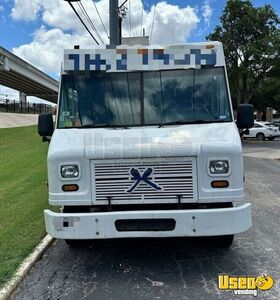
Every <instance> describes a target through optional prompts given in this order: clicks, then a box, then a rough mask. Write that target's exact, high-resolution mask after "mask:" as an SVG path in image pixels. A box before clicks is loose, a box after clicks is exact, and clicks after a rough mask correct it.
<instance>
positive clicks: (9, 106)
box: [0, 100, 56, 114]
mask: <svg viewBox="0 0 280 300" xmlns="http://www.w3.org/2000/svg"><path fill="white" fill-rule="evenodd" d="M55 109H56V108H55V107H53V106H51V105H48V104H43V103H33V102H19V101H15V100H0V112H7V113H22V114H40V113H43V112H50V113H52V114H55Z"/></svg>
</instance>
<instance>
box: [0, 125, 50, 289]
mask: <svg viewBox="0 0 280 300" xmlns="http://www.w3.org/2000/svg"><path fill="white" fill-rule="evenodd" d="M47 150H48V145H47V143H42V141H41V138H40V137H39V135H38V134H37V128H36V126H28V127H19V128H8V129H0V287H1V286H2V285H3V284H4V283H5V282H6V281H7V280H8V279H9V278H10V277H11V276H12V275H13V273H14V272H15V271H16V269H17V268H18V266H19V265H20V263H21V262H22V260H23V259H24V258H25V257H26V256H28V254H30V252H31V251H32V249H34V247H35V246H36V245H37V244H38V243H39V241H40V240H41V239H42V237H43V236H44V235H45V228H44V217H43V209H44V208H46V207H47V206H48V204H47V198H48V191H47V186H46V180H47V171H46V170H47V166H46V160H47Z"/></svg>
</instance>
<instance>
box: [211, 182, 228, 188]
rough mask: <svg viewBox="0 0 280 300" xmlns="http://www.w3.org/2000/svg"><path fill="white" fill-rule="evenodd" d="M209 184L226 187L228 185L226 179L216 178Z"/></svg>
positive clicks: (215, 186)
mask: <svg viewBox="0 0 280 300" xmlns="http://www.w3.org/2000/svg"><path fill="white" fill-rule="evenodd" d="M211 186H212V187H213V188H227V187H228V186H229V183H228V181H226V180H219V181H218V180H217V181H212V182H211Z"/></svg>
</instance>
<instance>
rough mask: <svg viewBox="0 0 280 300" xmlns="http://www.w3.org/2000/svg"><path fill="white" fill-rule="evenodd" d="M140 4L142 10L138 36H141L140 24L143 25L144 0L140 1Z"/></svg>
mask: <svg viewBox="0 0 280 300" xmlns="http://www.w3.org/2000/svg"><path fill="white" fill-rule="evenodd" d="M141 4H142V12H141V27H140V36H142V26H143V14H144V0H143V1H141Z"/></svg>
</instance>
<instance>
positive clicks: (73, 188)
mask: <svg viewBox="0 0 280 300" xmlns="http://www.w3.org/2000/svg"><path fill="white" fill-rule="evenodd" d="M78 189H79V186H78V185H77V184H64V185H63V186H62V190H63V192H76V191H77V190H78Z"/></svg>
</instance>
